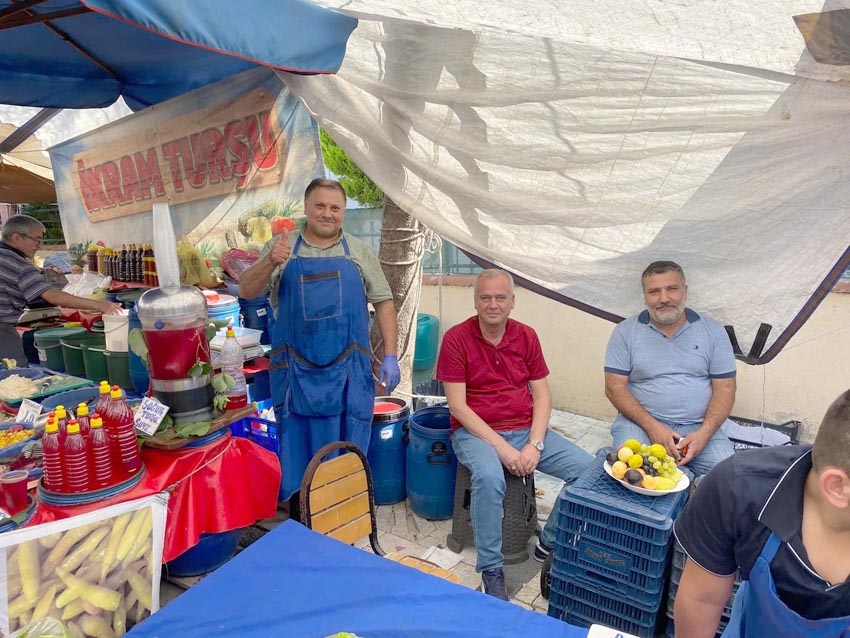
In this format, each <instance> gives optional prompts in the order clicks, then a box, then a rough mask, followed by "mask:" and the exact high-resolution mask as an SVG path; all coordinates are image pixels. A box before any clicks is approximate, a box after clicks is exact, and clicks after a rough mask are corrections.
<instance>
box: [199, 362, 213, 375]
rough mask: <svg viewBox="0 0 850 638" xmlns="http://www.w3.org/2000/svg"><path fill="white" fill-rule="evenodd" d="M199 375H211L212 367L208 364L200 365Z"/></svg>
mask: <svg viewBox="0 0 850 638" xmlns="http://www.w3.org/2000/svg"><path fill="white" fill-rule="evenodd" d="M201 374H212V366H211V365H210V364H209V363H202V364H201Z"/></svg>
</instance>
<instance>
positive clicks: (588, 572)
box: [549, 451, 687, 638]
mask: <svg viewBox="0 0 850 638" xmlns="http://www.w3.org/2000/svg"><path fill="white" fill-rule="evenodd" d="M604 460H605V451H600V452H599V453H597V455H596V459H595V460H594V462H593V463H591V465H590V466H589V467H588V469H587V470H586V471H585V473H584V474H583V475H582V476H581V477H579V479H578V480H577V481H576V482H575V483H573V484H572V485H570V486H566V487H564V489H563V490H562V492H561V495H560V497H559V498H558V503H557V507H558V525H557V536H556V544H555V549H554V552H553V560H552V569H551V592H550V594H549V615H550V616H553V617H555V618H559V619H561V620H564V621H566V622H568V623H570V624H572V625H577V626H582V627H589V626H590V625H592V624H594V623H598V624H602V625H607V626H609V627H613V628H615V629H617V630H619V631H623V632H626V633H630V634H633V635H635V636H639V637H641V638H652V637H653V636H655V635H656V630H657V628H660V629H661V630H662V631H663V629H664V628H663V624H662V623H661V622H659V621H663V620H664V609H662V608H661V603H662V598H663V596H664V592H665V589H664V585H665V580H666V575H667V561H668V557H669V554H670V545H671V542H672V540H673V520H674V519H675V518H676V516H678V514H679V512H681V511H682V508H683V507H684V505H685V501H686V500H687V490H685V491H682V492H676V493H673V494H666V495H663V496H644V495H641V494H636V493H634V492H631V491H629V490H627V489H626V488H625V487H623V486H622V485H620V483H619V482H618V481H616V480H614V479H613V478H611V477H610V476H608V475H607V474H606V473H605V470H604V468H603V463H604Z"/></svg>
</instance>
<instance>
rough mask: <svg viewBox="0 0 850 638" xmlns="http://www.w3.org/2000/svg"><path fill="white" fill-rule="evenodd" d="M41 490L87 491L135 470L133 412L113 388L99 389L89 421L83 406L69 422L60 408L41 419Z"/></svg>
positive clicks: (138, 465) (138, 462)
mask: <svg viewBox="0 0 850 638" xmlns="http://www.w3.org/2000/svg"><path fill="white" fill-rule="evenodd" d="M42 449H43V452H44V458H43V460H42V465H43V468H44V477H43V482H44V487H45V489H48V490H50V491H53V492H62V493H75V492H90V491H93V490H98V489H102V488H104V487H109V486H110V485H115V484H117V483H120V482H122V481H125V480H127V479H128V478H130V477H131V476H133V475H135V474H136V473H138V472H139V471H140V470H141V467H142V459H141V454H140V452H139V446H138V443H137V441H136V428H135V422H134V418H133V411H132V410H131V409H130V406H128V405H127V402H126V401H125V400H124V396H123V393H122V392H121V389H120V388H119V387H118V386H112V387H111V388H110V387H109V384H108V383H107V382H106V381H103V382H101V384H100V397H99V398H98V401H97V404H96V405H95V408H94V412H93V414H92V415H91V416H89V410H88V407H87V406H86V404H85V403H81V404H80V405H79V406H78V407H77V415H76V418H71V415H69V414H68V412H67V410H66V409H65V407H64V406H61V405H59V406H56V411H55V412H51V413H49V414H48V415H47V425H46V427H45V430H44V435H43V436H42Z"/></svg>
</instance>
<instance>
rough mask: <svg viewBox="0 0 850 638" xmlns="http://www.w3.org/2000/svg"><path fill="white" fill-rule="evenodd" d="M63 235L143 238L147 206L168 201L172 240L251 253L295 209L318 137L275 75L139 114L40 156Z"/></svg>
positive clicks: (78, 243)
mask: <svg viewBox="0 0 850 638" xmlns="http://www.w3.org/2000/svg"><path fill="white" fill-rule="evenodd" d="M50 155H51V159H52V162H53V168H54V173H55V176H56V191H57V196H58V201H59V210H60V215H61V218H62V225H63V229H64V232H65V239H66V241H67V243H68V244H69V250H70V251H71V252H72V254H80V253H84V252H85V249H86V248H87V247H88V246H89V244H91V243H93V242H102V243H103V245H105V246H110V247H119V248H120V246H121V245H122V244H125V243H126V244H130V243H136V244H138V243H140V242H142V243H144V242H149V241H151V240H152V237H153V228H152V214H151V209H152V206H153V204H154V203H155V202H167V203H168V204H169V206H170V208H171V211H172V217H173V219H174V224H175V234H176V236H177V237H181V236H186V237H187V239H188V240H189V242H190V243H192V244H194V245H195V246H196V247H197V248H198V249H199V250H200V252H201V254H202V255H203V256H204V257H206V258H207V259H210V260H211V261H212V260H214V259H216V258H217V257H218V256H219V255H220V254H221V253H222V252H223V251H224V250H226V249H227V248H242V249H247V250H250V249H253V248H258V247H261V246H262V244H264V243H265V242H266V241H267V240H268V239H270V238H271V236H272V228H273V227H275V228H277V227H278V224H279V222H277V221H276V219H289V220H290V222H288V223H289V225H293V224H294V222H293V221H292V218H293V217H294V216H295V215H297V214H300V212H301V210H302V202H301V200H302V193H303V189H304V187H305V186H306V184H307V183H308V182H309V181H310V179H312V178H313V177H315V176H316V175H322V174H323V168H322V161H321V150H320V146H319V140H318V131H317V128H316V125H315V123H314V121H313V120H312V118H311V117H310V115H309V113H308V112H307V110H306V109H305V108H304V107H303V106H302V105H301V103H300V102H299V101H298V100H297V99H296V98H295V97H294V96H293V95H292V94H291V93H290V92H289V90H288V89H287V88H286V87H285V85H284V84H283V82H281V80H279V79H278V78H277V77H276V75H275V74H274V73H273V72H271V71H269V70H267V69H264V68H260V69H256V70H252V71H248V72H246V73H243V74H241V75H239V76H235V77H233V78H228V79H227V80H223V81H221V82H218V83H216V84H214V85H211V86H208V87H204V88H202V89H198V90H196V91H194V92H192V93H189V94H186V95H183V96H181V97H178V98H175V99H173V100H170V101H168V102H165V103H163V104H160V105H157V106H154V107H150V108H148V109H145V110H143V111H140V112H138V113H135V114H133V115H129V116H127V117H125V118H122V119H120V120H118V121H116V122H113V123H111V124H108V125H107V126H104V127H102V128H99V129H96V130H94V131H91V132H89V133H86V134H85V135H82V136H79V137H77V138H74V139H72V140H68V141H67V142H63V143H61V144H59V145H57V146H55V147H53V148H51V149H50Z"/></svg>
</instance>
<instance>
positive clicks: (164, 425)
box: [154, 414, 174, 434]
mask: <svg viewBox="0 0 850 638" xmlns="http://www.w3.org/2000/svg"><path fill="white" fill-rule="evenodd" d="M172 425H174V419H172V418H171V415H170V414H166V415H165V417H164V418H163V419H162V421H160V422H159V427H158V428H157V429H156V432H154V434H159V433H160V432H165V431H166V430H168V429H169V428H171V426H172Z"/></svg>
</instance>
